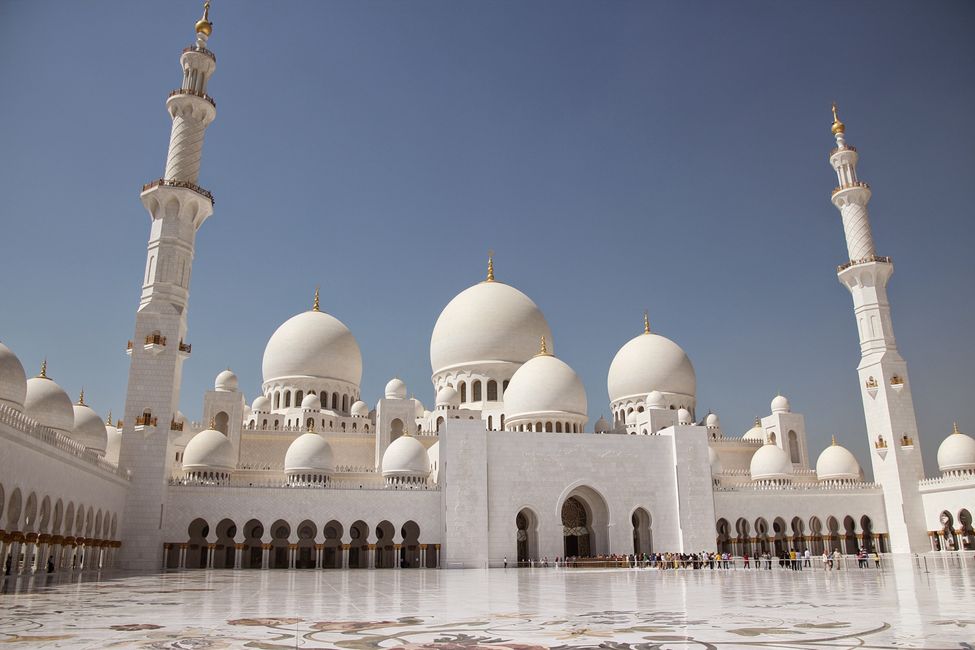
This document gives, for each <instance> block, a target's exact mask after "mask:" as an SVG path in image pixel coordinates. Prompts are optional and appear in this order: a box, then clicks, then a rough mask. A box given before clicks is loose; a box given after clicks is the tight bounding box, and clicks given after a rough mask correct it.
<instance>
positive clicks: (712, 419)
mask: <svg viewBox="0 0 975 650" xmlns="http://www.w3.org/2000/svg"><path fill="white" fill-rule="evenodd" d="M704 426H706V427H707V428H709V429H717V428H718V427H720V426H721V421H720V420H718V415H717V414H716V413H708V414H707V417H705V418H704Z"/></svg>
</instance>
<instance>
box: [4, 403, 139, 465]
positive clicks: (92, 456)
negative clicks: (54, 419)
mask: <svg viewBox="0 0 975 650" xmlns="http://www.w3.org/2000/svg"><path fill="white" fill-rule="evenodd" d="M0 424H6V425H9V426H11V427H13V428H14V429H16V430H17V431H19V432H20V433H23V434H25V435H28V436H30V437H32V438H34V439H36V440H40V441H41V442H43V443H45V444H47V445H50V446H52V447H56V448H57V449H60V450H61V451H63V452H65V453H67V454H70V455H72V456H75V457H76V458H79V459H81V460H83V461H85V462H86V463H90V464H92V465H94V466H96V467H98V468H99V469H101V470H104V471H106V472H109V473H111V474H114V475H116V476H120V477H121V478H124V479H125V480H129V472H128V470H124V469H122V468H121V467H118V466H116V465H112V464H111V463H110V462H108V461H107V460H105V459H104V458H102V457H101V456H99V455H98V454H97V453H95V452H94V451H92V450H91V449H88V448H86V447H85V446H84V445H83V444H81V443H80V442H78V441H77V440H72V439H71V438H69V437H68V436H66V435H64V434H63V433H60V432H58V431H55V430H53V429H49V428H47V427H45V426H42V425H40V424H38V422H37V421H36V420H34V419H33V418H31V417H28V416H27V415H25V414H24V413H21V412H20V411H17V410H15V409H14V408H12V407H10V406H7V405H5V404H0Z"/></svg>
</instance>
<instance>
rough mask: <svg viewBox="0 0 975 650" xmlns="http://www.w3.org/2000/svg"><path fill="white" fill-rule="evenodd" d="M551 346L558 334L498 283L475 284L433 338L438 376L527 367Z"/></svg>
mask: <svg viewBox="0 0 975 650" xmlns="http://www.w3.org/2000/svg"><path fill="white" fill-rule="evenodd" d="M542 337H544V338H545V340H546V341H549V342H551V340H552V331H551V330H550V329H549V327H548V323H547V322H546V321H545V316H543V315H542V311H541V310H540V309H539V308H538V305H536V304H535V303H534V302H533V301H532V299H531V298H529V297H528V296H526V295H525V294H523V293H522V292H520V291H518V290H517V289H515V288H514V287H512V286H510V285H507V284H504V283H503V282H495V281H493V280H489V281H485V282H481V283H479V284H475V285H474V286H473V287H470V288H469V289H466V290H464V291H462V292H461V293H460V294H458V295H457V297H455V298H454V299H453V300H451V301H450V302H449V303H448V304H447V306H446V307H444V310H443V312H441V314H440V318H438V319H437V324H436V325H435V326H434V327H433V336H431V338H430V366H431V367H432V369H433V374H435V375H436V374H438V373H440V372H443V371H446V370H450V369H452V368H456V367H459V366H464V365H470V364H472V363H476V362H481V361H504V362H511V363H518V364H520V363H524V362H525V361H528V360H529V359H531V358H532V357H533V356H535V353H536V352H538V342H539V341H540V340H541V339H542Z"/></svg>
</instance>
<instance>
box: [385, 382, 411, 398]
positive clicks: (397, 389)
mask: <svg viewBox="0 0 975 650" xmlns="http://www.w3.org/2000/svg"><path fill="white" fill-rule="evenodd" d="M386 399H406V383H405V382H404V381H403V380H402V379H400V378H399V377H393V378H392V379H390V380H389V383H388V384H386Z"/></svg>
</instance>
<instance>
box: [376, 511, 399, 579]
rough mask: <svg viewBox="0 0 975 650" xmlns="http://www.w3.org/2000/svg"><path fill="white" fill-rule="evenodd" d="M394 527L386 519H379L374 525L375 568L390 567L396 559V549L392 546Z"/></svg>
mask: <svg viewBox="0 0 975 650" xmlns="http://www.w3.org/2000/svg"><path fill="white" fill-rule="evenodd" d="M395 534H396V529H395V528H393V524H391V523H389V522H388V521H381V522H379V525H378V526H376V568H377V569H392V568H393V567H394V566H396V565H395V560H396V549H395V547H394V546H393V536H394V535H395Z"/></svg>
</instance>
